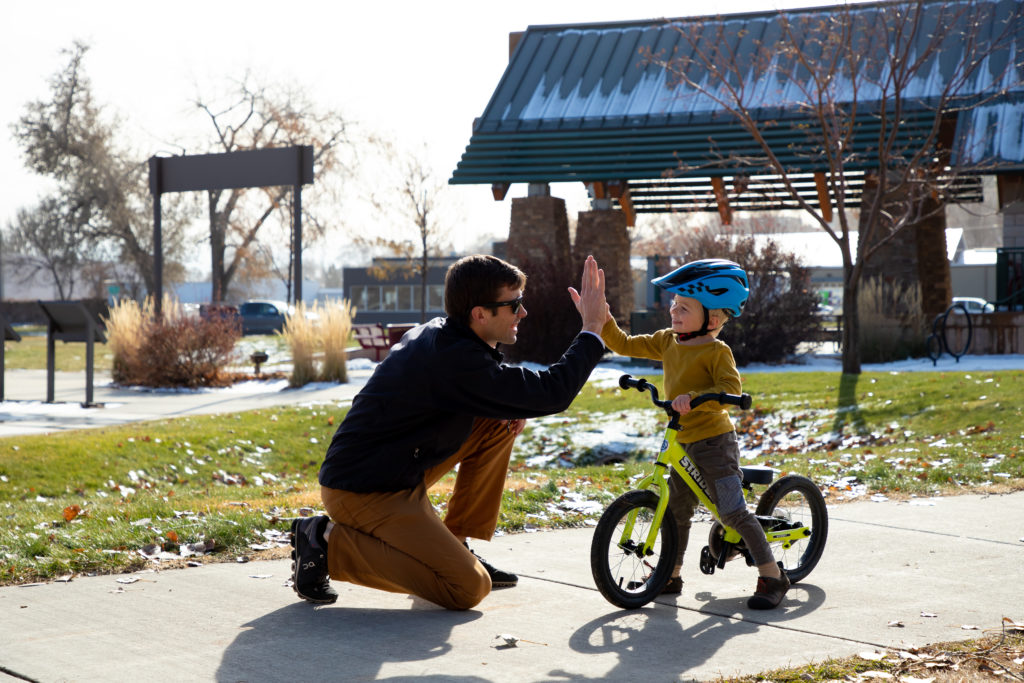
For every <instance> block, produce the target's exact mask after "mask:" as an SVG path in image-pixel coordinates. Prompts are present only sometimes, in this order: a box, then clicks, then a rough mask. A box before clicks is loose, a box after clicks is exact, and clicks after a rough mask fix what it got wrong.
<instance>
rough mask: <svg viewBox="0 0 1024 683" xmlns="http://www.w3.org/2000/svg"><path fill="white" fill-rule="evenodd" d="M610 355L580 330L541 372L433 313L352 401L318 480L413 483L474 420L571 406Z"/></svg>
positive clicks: (360, 488) (353, 487) (350, 485)
mask: <svg viewBox="0 0 1024 683" xmlns="http://www.w3.org/2000/svg"><path fill="white" fill-rule="evenodd" d="M603 353H604V345H603V344H602V343H601V341H600V339H599V338H598V337H596V336H595V335H592V334H587V333H581V334H579V335H578V336H577V337H576V339H574V340H573V342H572V344H571V345H570V346H569V348H568V349H567V350H566V352H565V354H563V356H562V358H561V359H560V360H559V361H558V362H557V363H555V364H554V365H552V366H551V367H549V368H547V369H546V370H542V371H540V372H536V371H533V370H528V369H526V368H521V367H514V366H509V365H504V364H503V363H502V362H501V360H502V356H501V354H500V353H499V352H498V351H496V350H495V349H492V348H491V347H489V346H488V345H487V344H485V343H484V342H483V341H482V340H481V339H480V337H478V336H477V335H476V334H475V333H474V332H473V331H472V330H471V329H470V328H469V327H468V326H467V325H464V324H462V323H459V322H456V321H454V320H450V319H448V318H435V319H433V320H431V321H430V322H427V323H425V324H423V325H420V326H419V327H416V328H415V329H413V330H410V331H409V332H408V333H406V335H405V336H404V337H403V338H402V341H401V342H400V343H399V344H397V345H395V347H394V348H392V349H391V353H390V354H388V356H387V358H385V359H384V360H383V361H382V362H381V364H380V365H378V366H377V369H376V370H375V371H374V373H373V375H372V376H371V377H370V379H369V381H367V383H366V386H365V387H363V389H362V390H361V391H360V392H359V394H358V395H357V396H356V397H355V399H353V401H352V407H351V409H349V411H348V415H347V416H346V417H345V419H344V421H342V423H341V426H339V427H338V431H337V432H335V434H334V438H333V439H332V440H331V445H330V447H329V448H328V449H327V457H326V458H325V459H324V463H323V465H322V466H321V467H320V483H321V484H322V485H324V486H328V487H330V488H334V489H341V490H345V491H353V492H357V493H369V492H383V491H399V490H402V489H408V488H413V487H415V486H417V485H418V484H419V483H420V482H421V481H422V479H423V472H424V471H425V470H426V469H428V468H430V467H432V466H433V465H436V464H438V463H440V462H442V461H443V460H444V459H445V458H447V457H448V456H450V455H452V454H453V453H455V451H457V450H458V449H459V447H460V446H461V445H462V443H463V442H464V441H465V440H466V438H468V436H469V433H470V431H471V429H472V427H473V418H475V417H477V416H480V417H492V418H499V419H514V418H528V417H539V416H541V415H550V414H552V413H558V412H561V411H563V410H565V409H566V408H568V407H569V404H570V403H572V400H573V398H575V397H576V394H578V393H579V391H580V389H581V388H583V385H584V384H585V383H586V381H587V378H588V377H589V376H590V372H591V370H593V369H594V366H595V365H597V362H598V360H600V358H601V355H602V354H603Z"/></svg>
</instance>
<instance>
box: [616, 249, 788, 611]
mask: <svg viewBox="0 0 1024 683" xmlns="http://www.w3.org/2000/svg"><path fill="white" fill-rule="evenodd" d="M651 283H652V284H654V285H655V286H657V287H661V288H662V289H665V290H667V291H669V292H671V293H672V294H674V295H675V296H674V297H673V299H672V307H671V309H670V312H671V315H672V328H671V329H665V330H659V331H658V332H655V333H654V334H644V335H636V336H628V335H626V333H625V332H623V331H622V330H621V329H619V326H618V325H616V324H615V320H614V319H613V318H612V316H611V312H610V311H609V313H608V317H607V320H606V321H605V325H604V328H603V329H602V330H601V338H602V339H604V342H605V345H606V346H607V347H608V348H609V349H611V350H612V351H614V352H615V353H618V354H621V355H624V356H633V357H637V358H650V359H652V360H660V361H661V362H662V365H663V367H664V372H665V396H666V397H673V396H674V397H675V398H673V399H672V407H673V408H674V409H675V410H676V411H677V412H678V413H679V414H680V416H681V417H680V418H679V424H680V426H681V429H680V430H679V441H680V442H681V443H682V444H683V448H684V449H685V450H686V452H687V454H689V456H690V458H691V460H693V462H694V463H695V464H696V465H697V467H698V468H699V469H700V471H701V474H702V475H704V480H705V481H706V482H708V488H709V491H708V494H709V497H710V498H711V500H712V501H714V503H715V505H716V506H717V507H718V512H719V514H720V516H721V520H722V523H723V524H726V525H728V526H730V527H732V528H734V529H736V531H738V532H739V533H740V535H741V536H743V541H744V542H745V543H746V546H747V549H748V550H749V551H750V554H751V556H752V557H753V559H754V563H755V564H756V565H757V570H758V573H759V577H758V579H757V588H756V590H755V591H754V595H753V597H751V598H750V599H749V600H748V601H747V606H748V607H750V608H751V609H772V608H774V607H777V606H778V605H779V603H780V602H782V597H783V596H784V595H785V594H786V591H787V590H788V589H789V578H788V577H787V576H786V575H785V574H784V573H782V572H781V571H780V569H779V566H778V565H777V564H776V562H775V558H774V557H773V556H772V552H771V548H769V547H768V542H767V540H766V539H765V535H764V530H763V529H762V528H761V525H760V524H759V523H758V521H757V519H755V518H754V516H753V515H752V514H751V513H750V512H749V511H748V510H747V506H746V502H745V501H744V498H743V489H742V487H741V483H742V476H741V474H740V469H739V465H740V460H739V446H738V443H737V440H736V432H735V430H734V429H733V426H732V422H731V420H730V419H729V413H728V412H727V411H726V409H725V408H724V407H723V406H722V405H721V404H719V403H718V402H717V401H709V402H707V403H704V404H702V405H700V406H698V407H697V408H695V409H693V410H692V411H691V410H690V399H692V398H693V397H695V396H699V395H700V394H705V393H709V392H714V393H718V392H723V391H724V392H727V393H730V394H738V393H740V375H739V372H738V371H737V370H736V362H735V361H734V360H733V356H732V351H731V350H730V349H729V347H728V346H727V345H726V344H725V342H722V341H719V340H718V334H719V332H721V331H722V326H723V325H725V323H726V321H728V320H729V318H735V317H737V316H739V315H740V312H741V311H742V310H743V304H745V303H746V301H747V295H748V293H749V289H748V284H747V274H746V273H745V272H744V271H743V269H742V268H740V267H739V265H737V264H735V263H733V262H732V261H726V260H723V259H704V260H700V261H693V262H691V263H687V264H686V265H684V266H681V267H680V268H677V269H676V270H674V271H672V272H671V273H669V274H668V275H665V276H664V277H660V278H656V279H654V280H651ZM669 491H670V493H669V507H670V509H671V510H672V515H673V516H674V517H675V520H676V525H677V528H678V530H679V555H678V557H677V558H676V565H675V569H674V570H673V572H672V577H671V578H670V579H669V581H668V583H667V584H666V586H665V589H664V591H663V592H665V593H679V592H681V591H682V587H683V581H682V578H681V577H680V570H681V569H682V565H683V552H684V551H685V550H686V544H687V542H688V540H689V537H690V519H691V517H693V511H694V508H696V506H697V499H696V497H695V496H694V495H693V493H692V492H691V491H690V489H689V488H688V487H687V486H686V485H685V484H683V481H682V479H681V478H680V476H679V475H678V474H676V473H675V472H674V471H673V472H672V476H671V478H670V479H669Z"/></svg>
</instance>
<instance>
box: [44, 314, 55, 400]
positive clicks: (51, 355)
mask: <svg viewBox="0 0 1024 683" xmlns="http://www.w3.org/2000/svg"><path fill="white" fill-rule="evenodd" d="M54 334H56V330H55V329H54V324H53V319H52V318H51V319H50V321H49V322H48V323H47V327H46V402H47V403H53V370H54V368H53V366H54V361H55V360H56V350H55V349H54V339H53V336H54Z"/></svg>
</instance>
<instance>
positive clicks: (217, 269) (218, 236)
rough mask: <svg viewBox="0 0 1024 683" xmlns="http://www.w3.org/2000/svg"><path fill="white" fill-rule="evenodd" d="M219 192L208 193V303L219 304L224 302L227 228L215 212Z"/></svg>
mask: <svg viewBox="0 0 1024 683" xmlns="http://www.w3.org/2000/svg"><path fill="white" fill-rule="evenodd" d="M218 199H220V192H219V191H217V192H210V193H209V215H210V301H211V302H212V303H219V302H221V301H223V300H224V294H225V292H224V290H225V286H224V285H225V283H224V243H225V236H226V232H227V228H226V226H225V225H224V220H223V217H222V216H221V215H220V214H218V212H217V200H218Z"/></svg>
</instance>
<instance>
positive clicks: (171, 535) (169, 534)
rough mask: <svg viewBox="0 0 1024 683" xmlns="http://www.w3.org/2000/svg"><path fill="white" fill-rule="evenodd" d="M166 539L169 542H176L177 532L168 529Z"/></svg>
mask: <svg viewBox="0 0 1024 683" xmlns="http://www.w3.org/2000/svg"><path fill="white" fill-rule="evenodd" d="M167 540H168V541H170V542H171V543H177V542H178V534H177V532H174V531H168V532H167Z"/></svg>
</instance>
